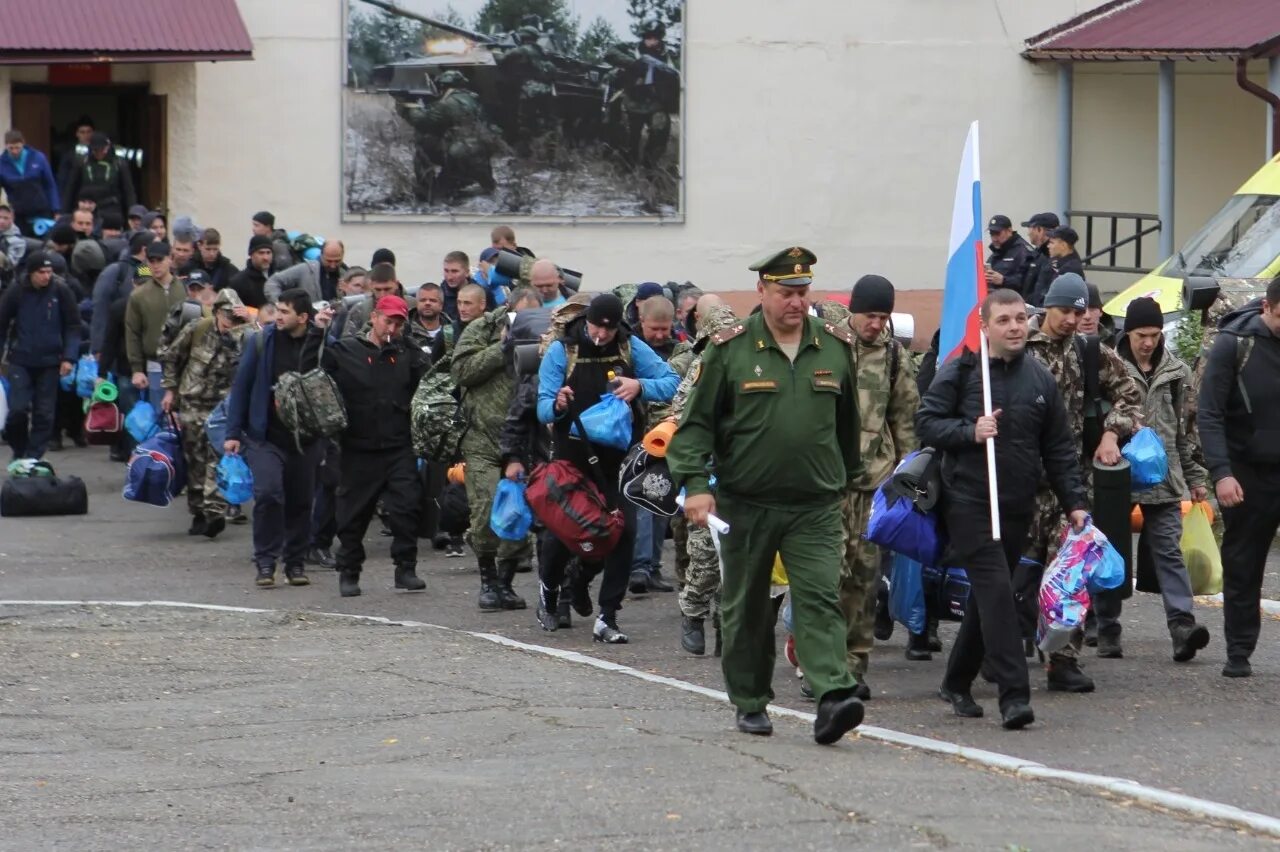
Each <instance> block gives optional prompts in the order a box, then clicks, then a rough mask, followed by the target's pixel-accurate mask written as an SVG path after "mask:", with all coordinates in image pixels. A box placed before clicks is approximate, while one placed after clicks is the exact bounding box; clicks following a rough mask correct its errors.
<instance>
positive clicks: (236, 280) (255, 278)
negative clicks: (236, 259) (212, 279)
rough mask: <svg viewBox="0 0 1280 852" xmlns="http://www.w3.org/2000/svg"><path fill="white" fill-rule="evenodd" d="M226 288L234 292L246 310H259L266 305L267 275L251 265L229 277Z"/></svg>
mask: <svg viewBox="0 0 1280 852" xmlns="http://www.w3.org/2000/svg"><path fill="white" fill-rule="evenodd" d="M227 286H228V287H230V288H231V289H232V290H235V291H236V295H237V296H239V297H240V301H242V302H244V304H245V307H247V308H260V307H262V306H263V305H265V304H266V303H267V295H266V288H267V274H266V273H265V272H259V271H258V270H257V269H254V267H253V264H249V265H248V266H246V267H245V268H244V269H242V270H240V271H239V272H237V273H236V274H235V275H233V276H231V280H230V281H228V282H227Z"/></svg>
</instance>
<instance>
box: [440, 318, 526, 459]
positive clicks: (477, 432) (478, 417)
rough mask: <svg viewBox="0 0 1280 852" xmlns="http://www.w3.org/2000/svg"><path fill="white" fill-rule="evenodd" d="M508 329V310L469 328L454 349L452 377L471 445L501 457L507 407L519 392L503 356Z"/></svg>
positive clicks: (451, 366) (480, 319)
mask: <svg viewBox="0 0 1280 852" xmlns="http://www.w3.org/2000/svg"><path fill="white" fill-rule="evenodd" d="M506 327H507V309H506V308H505V307H503V308H500V309H498V310H496V311H492V312H490V313H487V314H485V315H484V316H482V317H480V318H479V319H477V320H475V321H474V322H471V323H470V324H468V325H467V328H466V330H465V331H464V332H462V336H461V337H459V338H458V342H457V343H455V344H454V346H453V357H452V359H451V363H450V366H449V372H450V375H451V376H452V377H453V381H454V383H455V384H456V385H457V386H458V388H459V390H461V391H462V392H463V393H465V394H466V396H464V397H463V403H462V404H463V411H464V412H465V415H466V418H467V421H468V423H469V424H470V429H468V431H467V438H466V440H467V442H468V443H471V442H473V441H477V440H479V441H482V442H484V444H486V445H490V446H492V448H493V454H494V455H495V456H496V455H497V453H498V439H499V436H500V435H501V433H502V423H503V421H505V420H506V418H507V407H508V406H509V405H510V404H511V396H512V394H513V393H514V392H515V381H514V380H513V379H512V378H511V376H510V375H508V374H507V370H506V358H505V356H504V355H503V352H502V338H503V331H504V330H505V329H506Z"/></svg>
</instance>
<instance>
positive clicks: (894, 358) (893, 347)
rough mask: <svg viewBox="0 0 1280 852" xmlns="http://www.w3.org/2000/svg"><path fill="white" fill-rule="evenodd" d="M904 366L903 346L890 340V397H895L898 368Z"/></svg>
mask: <svg viewBox="0 0 1280 852" xmlns="http://www.w3.org/2000/svg"><path fill="white" fill-rule="evenodd" d="M901 366H902V344H901V343H899V342H898V341H897V340H895V339H893V338H892V337H890V338H889V395H890V396H893V388H894V385H896V384H897V383H898V368H899V367H901Z"/></svg>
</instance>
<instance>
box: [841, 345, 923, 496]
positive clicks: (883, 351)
mask: <svg viewBox="0 0 1280 852" xmlns="http://www.w3.org/2000/svg"><path fill="white" fill-rule="evenodd" d="M855 337H856V333H855ZM849 351H850V353H851V354H852V356H853V366H854V370H855V373H856V375H857V378H858V415H859V417H860V418H861V421H862V446H861V451H862V461H863V463H864V464H865V465H866V471H865V472H864V473H863V475H862V476H860V477H858V478H857V479H856V480H854V481H853V482H852V483H851V485H852V487H853V488H855V489H856V490H859V491H871V490H873V489H875V488H877V487H879V485H880V483H881V482H883V481H884V480H885V479H887V478H888V477H889V475H890V474H891V473H893V469H894V467H896V466H897V464H898V462H899V461H901V459H902V457H903V456H905V455H906V454H907V453H909V452H911V451H912V450H914V449H916V447H917V446H918V443H919V442H918V441H917V440H916V427H915V416H916V409H917V408H919V407H920V392H919V391H918V390H917V389H916V377H915V371H914V370H913V369H912V366H911V358H910V357H909V355H910V353H908V352H907V349H906V347H905V346H903V345H902V344H901V343H899V342H898V341H896V340H894V339H893V334H892V333H891V332H890V330H889V328H888V327H887V326H886V327H885V329H884V330H883V331H882V332H881V333H880V336H879V337H878V338H876V340H875V342H874V343H863V342H862V340H861V338H858V339H857V341H856V343H855V344H854V345H853V346H851V347H849ZM895 351H896V358H895V354H894V353H895ZM895 361H896V367H897V372H896V374H891V371H892V370H893V369H894V363H895Z"/></svg>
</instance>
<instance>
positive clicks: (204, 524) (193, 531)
mask: <svg viewBox="0 0 1280 852" xmlns="http://www.w3.org/2000/svg"><path fill="white" fill-rule="evenodd" d="M208 523H209V522H208V521H206V520H205V519H204V515H192V516H191V526H190V527H189V528H188V529H187V535H204V531H205V530H206V529H208Z"/></svg>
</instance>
